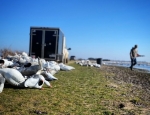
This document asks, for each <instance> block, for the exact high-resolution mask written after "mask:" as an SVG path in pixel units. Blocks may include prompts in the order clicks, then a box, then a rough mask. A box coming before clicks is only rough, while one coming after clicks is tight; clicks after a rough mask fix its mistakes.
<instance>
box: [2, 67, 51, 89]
mask: <svg viewBox="0 0 150 115" xmlns="http://www.w3.org/2000/svg"><path fill="white" fill-rule="evenodd" d="M5 80H6V81H7V82H8V83H9V84H11V85H13V86H18V87H29V88H42V86H43V84H44V83H45V84H46V85H48V86H49V87H51V85H50V83H49V82H48V81H46V80H45V78H44V77H43V76H42V75H39V74H35V75H33V76H31V77H30V78H28V79H27V80H26V78H24V77H23V76H22V74H21V73H20V72H19V71H18V70H16V69H12V68H3V69H0V92H2V91H3V88H4V83H5Z"/></svg>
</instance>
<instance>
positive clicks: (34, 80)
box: [24, 74, 52, 89]
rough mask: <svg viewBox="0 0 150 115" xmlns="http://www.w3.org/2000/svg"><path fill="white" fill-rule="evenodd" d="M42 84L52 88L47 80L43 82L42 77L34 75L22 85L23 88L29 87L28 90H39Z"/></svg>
mask: <svg viewBox="0 0 150 115" xmlns="http://www.w3.org/2000/svg"><path fill="white" fill-rule="evenodd" d="M44 83H45V84H46V85H47V86H49V87H52V86H51V84H50V83H49V82H48V81H47V80H45V78H44V77H43V76H42V75H39V74H35V75H33V76H31V77H30V78H28V79H27V80H26V82H25V83H24V86H25V87H29V88H39V89H41V88H42V86H43V85H44Z"/></svg>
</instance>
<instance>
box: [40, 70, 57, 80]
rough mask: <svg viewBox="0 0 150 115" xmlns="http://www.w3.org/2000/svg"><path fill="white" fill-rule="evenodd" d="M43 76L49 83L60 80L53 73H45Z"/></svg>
mask: <svg viewBox="0 0 150 115" xmlns="http://www.w3.org/2000/svg"><path fill="white" fill-rule="evenodd" d="M42 75H43V76H44V78H45V79H46V80H47V81H52V80H58V78H56V77H54V76H53V75H52V74H51V73H48V72H46V71H45V72H43V73H42Z"/></svg>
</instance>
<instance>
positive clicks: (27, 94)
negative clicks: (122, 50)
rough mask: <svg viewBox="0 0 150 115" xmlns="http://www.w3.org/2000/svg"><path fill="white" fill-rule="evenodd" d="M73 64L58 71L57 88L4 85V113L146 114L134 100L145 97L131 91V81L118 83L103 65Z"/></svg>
mask: <svg viewBox="0 0 150 115" xmlns="http://www.w3.org/2000/svg"><path fill="white" fill-rule="evenodd" d="M69 65H71V66H73V67H75V68H76V69H75V70H72V71H60V72H59V73H58V74H55V77H57V78H58V80H57V81H51V82H50V83H51V84H52V86H53V88H48V87H46V86H45V85H44V89H43V90H39V89H19V88H13V87H6V88H4V90H3V92H2V93H1V94H0V115H36V114H43V115H44V114H48V115H121V114H125V115H127V114H128V115H142V114H143V111H144V110H143V108H141V107H138V106H135V104H133V102H140V101H141V99H140V98H139V97H138V96H137V95H135V96H134V95H130V90H131V87H132V85H131V84H116V83H115V82H113V81H112V80H111V79H109V78H107V77H105V75H106V73H104V72H103V71H100V69H99V68H88V67H82V66H79V65H76V64H74V63H70V64H69ZM109 75H111V76H112V75H113V74H107V76H109ZM131 100H132V101H131ZM120 104H123V105H125V108H121V107H120ZM143 115H144V114H143Z"/></svg>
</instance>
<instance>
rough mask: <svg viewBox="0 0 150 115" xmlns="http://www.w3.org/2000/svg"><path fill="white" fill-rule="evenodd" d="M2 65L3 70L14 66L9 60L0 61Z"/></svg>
mask: <svg viewBox="0 0 150 115" xmlns="http://www.w3.org/2000/svg"><path fill="white" fill-rule="evenodd" d="M3 61H4V62H3ZM0 63H1V67H2V68H6V67H7V66H12V65H13V62H12V61H8V60H7V59H2V60H0Z"/></svg>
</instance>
